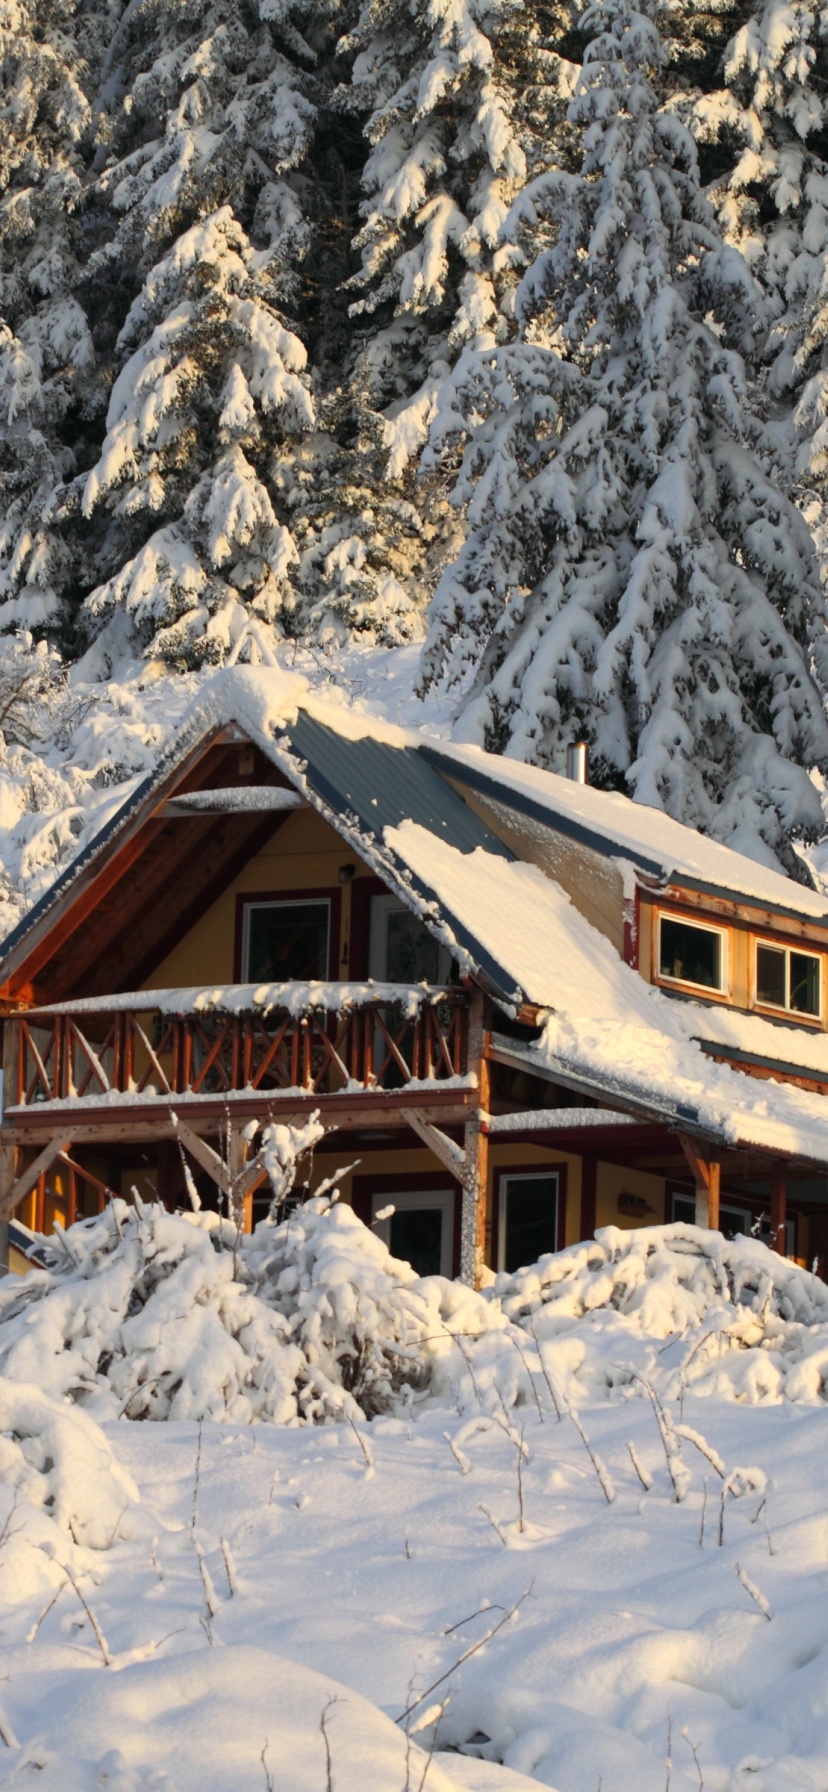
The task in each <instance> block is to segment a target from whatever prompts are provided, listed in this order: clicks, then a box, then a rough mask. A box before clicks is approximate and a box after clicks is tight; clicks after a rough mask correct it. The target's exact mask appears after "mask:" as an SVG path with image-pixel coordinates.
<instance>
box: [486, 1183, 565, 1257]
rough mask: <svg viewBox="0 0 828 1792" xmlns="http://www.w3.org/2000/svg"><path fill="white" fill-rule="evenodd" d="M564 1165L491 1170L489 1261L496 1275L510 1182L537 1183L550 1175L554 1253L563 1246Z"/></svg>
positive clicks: (502, 1253)
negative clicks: (491, 1240)
mask: <svg viewBox="0 0 828 1792" xmlns="http://www.w3.org/2000/svg"><path fill="white" fill-rule="evenodd" d="M567 1168H568V1166H567V1165H566V1164H565V1163H548V1164H541V1163H531V1164H505V1165H504V1166H503V1168H502V1169H497V1170H496V1171H495V1191H494V1193H495V1200H494V1214H493V1219H494V1231H495V1238H494V1249H493V1251H492V1262H493V1264H494V1267H495V1269H496V1270H497V1271H498V1273H499V1272H500V1271H501V1270H502V1269H503V1268H504V1264H505V1261H506V1226H507V1220H508V1208H509V1195H508V1185H509V1183H510V1182H517V1181H518V1180H523V1181H526V1182H537V1181H539V1180H540V1178H541V1177H549V1176H554V1177H555V1179H556V1185H557V1186H556V1190H555V1241H556V1242H555V1250H556V1251H562V1250H563V1248H564V1245H565V1243H566V1182H567V1176H566V1172H567Z"/></svg>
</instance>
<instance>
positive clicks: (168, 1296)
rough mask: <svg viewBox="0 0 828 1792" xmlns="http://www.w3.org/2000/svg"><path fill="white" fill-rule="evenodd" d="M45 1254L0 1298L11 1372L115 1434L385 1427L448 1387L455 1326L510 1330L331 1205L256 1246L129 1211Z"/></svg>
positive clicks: (194, 1217)
mask: <svg viewBox="0 0 828 1792" xmlns="http://www.w3.org/2000/svg"><path fill="white" fill-rule="evenodd" d="M47 1242H48V1244H49V1246H51V1247H52V1251H51V1254H52V1258H53V1261H52V1264H51V1266H50V1267H47V1268H45V1269H42V1270H37V1271H33V1272H32V1273H31V1274H30V1275H29V1276H28V1277H27V1278H26V1279H25V1281H24V1282H23V1284H21V1283H20V1282H19V1281H18V1280H16V1279H15V1278H13V1277H8V1278H6V1280H5V1282H4V1283H3V1284H0V1373H2V1374H3V1375H5V1376H6V1377H7V1378H8V1379H10V1380H12V1381H15V1382H18V1381H19V1382H34V1381H35V1380H36V1381H37V1382H38V1383H39V1385H40V1386H41V1387H44V1388H46V1389H47V1390H48V1392H49V1393H50V1394H51V1395H52V1396H53V1398H58V1399H60V1398H64V1399H69V1400H72V1401H80V1402H81V1403H87V1404H89V1405H90V1406H91V1407H92V1409H93V1410H94V1411H95V1412H96V1413H97V1414H98V1416H100V1417H102V1418H103V1417H112V1416H114V1415H115V1413H123V1414H124V1415H125V1416H127V1417H129V1418H133V1419H137V1418H152V1419H167V1418H175V1419H199V1418H214V1419H231V1420H234V1421H242V1422H246V1421H251V1420H256V1419H271V1420H276V1421H277V1422H279V1423H283V1424H289V1423H292V1422H293V1423H295V1422H297V1421H302V1420H312V1421H324V1420H325V1419H336V1418H359V1417H370V1416H372V1415H373V1414H374V1413H377V1412H383V1411H387V1410H391V1409H392V1408H393V1407H395V1406H397V1405H402V1406H406V1405H408V1404H410V1401H411V1399H412V1398H413V1394H414V1392H415V1390H416V1391H422V1390H425V1389H434V1390H437V1389H439V1388H440V1387H442V1386H445V1385H447V1383H448V1382H449V1381H450V1380H451V1377H452V1373H453V1369H452V1363H453V1357H454V1356H455V1355H456V1354H457V1347H456V1346H455V1343H454V1339H453V1335H452V1329H451V1328H452V1326H455V1327H457V1328H459V1329H460V1330H462V1331H466V1330H472V1331H476V1330H479V1329H481V1327H483V1328H488V1327H489V1326H490V1325H491V1324H492V1323H494V1324H497V1323H498V1322H499V1321H498V1318H497V1316H496V1315H494V1314H493V1313H492V1312H491V1309H490V1308H489V1307H488V1305H487V1303H486V1301H485V1300H484V1299H483V1298H482V1297H481V1296H478V1295H474V1294H470V1293H469V1292H468V1290H466V1289H464V1288H462V1287H460V1286H459V1285H458V1284H456V1283H452V1282H448V1281H445V1280H444V1279H443V1278H441V1277H437V1276H434V1277H428V1278H426V1279H424V1280H420V1279H418V1277H417V1276H416V1275H415V1273H414V1271H413V1270H412V1269H411V1268H410V1266H409V1265H408V1264H406V1263H400V1262H398V1261H396V1259H394V1258H393V1257H392V1256H391V1255H390V1253H389V1251H388V1249H387V1247H386V1246H385V1245H384V1244H383V1243H382V1242H381V1241H380V1240H379V1239H378V1238H376V1236H375V1235H374V1233H373V1232H371V1231H370V1230H369V1228H367V1227H365V1226H363V1224H362V1222H361V1221H360V1220H359V1219H358V1218H357V1216H356V1215H355V1214H354V1213H353V1212H352V1211H351V1209H350V1208H348V1207H343V1206H339V1205H337V1204H332V1203H331V1202H330V1201H329V1200H327V1199H326V1198H324V1197H317V1198H314V1199H312V1200H309V1201H307V1202H305V1204H304V1205H303V1206H301V1207H298V1208H296V1209H294V1210H293V1211H292V1212H291V1213H290V1214H289V1215H288V1217H287V1218H286V1219H283V1220H281V1221H278V1222H277V1221H276V1220H273V1219H269V1220H265V1221H263V1222H262V1223H261V1224H260V1225H259V1226H258V1227H257V1228H256V1231H255V1232H254V1233H253V1235H252V1236H251V1237H245V1236H243V1235H240V1234H239V1232H238V1231H237V1229H236V1227H235V1226H234V1225H232V1224H231V1223H230V1222H228V1221H226V1220H219V1219H218V1218H217V1217H216V1216H215V1215H214V1214H209V1213H204V1214H201V1213H199V1214H187V1215H184V1214H171V1213H168V1212H166V1210H165V1209H164V1208H162V1207H160V1206H151V1207H145V1206H143V1204H141V1205H139V1206H136V1207H129V1206H128V1205H127V1204H126V1203H125V1202H123V1201H120V1200H118V1201H115V1202H113V1203H112V1204H111V1205H110V1207H109V1208H108V1209H107V1211H106V1212H105V1213H103V1214H101V1215H100V1216H99V1217H96V1218H94V1219H92V1220H83V1221H80V1222H79V1223H78V1224H77V1225H75V1226H73V1227H71V1228H70V1229H69V1231H68V1232H66V1233H58V1234H57V1235H56V1238H55V1239H50V1240H48V1241H47ZM458 1363H460V1367H461V1368H462V1366H463V1365H462V1362H460V1359H459V1357H458Z"/></svg>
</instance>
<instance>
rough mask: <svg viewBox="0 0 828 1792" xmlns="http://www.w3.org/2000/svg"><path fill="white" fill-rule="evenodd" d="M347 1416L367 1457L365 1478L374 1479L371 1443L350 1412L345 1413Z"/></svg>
mask: <svg viewBox="0 0 828 1792" xmlns="http://www.w3.org/2000/svg"><path fill="white" fill-rule="evenodd" d="M345 1417H346V1419H347V1420H348V1424H349V1425H350V1427H351V1430H352V1431H353V1434H354V1437H355V1438H356V1440H357V1443H358V1444H359V1447H360V1449H361V1451H362V1454H363V1456H364V1457H365V1479H366V1481H370V1480H372V1479H373V1476H374V1452H373V1450H372V1449H371V1445H370V1444H369V1442H368V1440H367V1438H365V1437H363V1435H362V1432H361V1431H357V1428H356V1425H355V1424H354V1421H353V1419H352V1418H351V1415H350V1413H349V1412H348V1413H346V1414H345Z"/></svg>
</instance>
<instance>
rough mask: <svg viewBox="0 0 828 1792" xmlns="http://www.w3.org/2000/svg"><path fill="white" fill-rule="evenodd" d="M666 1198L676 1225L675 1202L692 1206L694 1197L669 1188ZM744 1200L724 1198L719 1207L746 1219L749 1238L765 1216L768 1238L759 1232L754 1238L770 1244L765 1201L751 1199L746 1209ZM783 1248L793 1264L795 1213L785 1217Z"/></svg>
mask: <svg viewBox="0 0 828 1792" xmlns="http://www.w3.org/2000/svg"><path fill="white" fill-rule="evenodd" d="M668 1198H669V1204H670V1220H671V1223H672V1224H674V1225H675V1224H676V1223H677V1221H676V1202H677V1201H687V1202H688V1203H691V1204H694V1203H695V1196H694V1193H693V1191H692V1189H681V1188H669V1189H668ZM744 1199H745V1197H742V1199H741V1200H740V1199H739V1198H738V1197H737V1198H736V1199H735V1200H728V1199H727V1198H726V1199H725V1200H724V1201H723V1202H722V1203H721V1205H722V1207H723V1209H724V1212H725V1213H738V1214H740V1215H741V1217H742V1218H744V1219H746V1220H747V1222H748V1224H747V1227H746V1228H745V1230H746V1233H747V1236H748V1237H750V1238H752V1237H753V1236H754V1232H753V1227H754V1226H755V1224H756V1221H757V1220H759V1221H760V1223H761V1221H762V1219H763V1217H765V1215H767V1221H768V1237H767V1238H764V1237H762V1234H761V1232H760V1233H757V1234H756V1235H755V1236H756V1237H757V1238H758V1239H759V1241H760V1243H761V1244H769V1243H770V1212H769V1208H768V1203H767V1202H766V1201H764V1200H762V1199H761V1198H760V1199H758V1200H757V1199H755V1198H751V1205H750V1206H748V1207H746V1206H744V1204H743V1202H744ZM690 1223H691V1224H695V1221H692V1222H690ZM785 1246H786V1248H785V1252H784V1255H785V1256H786V1257H787V1258H788V1259H789V1261H790V1262H791V1263H793V1262H795V1261H796V1214H795V1213H792V1214H787V1215H786V1217H785ZM788 1247H789V1248H788Z"/></svg>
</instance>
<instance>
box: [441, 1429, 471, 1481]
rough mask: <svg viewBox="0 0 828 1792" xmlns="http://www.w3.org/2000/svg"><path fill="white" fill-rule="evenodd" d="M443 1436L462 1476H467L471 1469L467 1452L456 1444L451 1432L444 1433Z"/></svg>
mask: <svg viewBox="0 0 828 1792" xmlns="http://www.w3.org/2000/svg"><path fill="white" fill-rule="evenodd" d="M443 1436H444V1438H445V1440H446V1443H447V1444H448V1447H449V1449H450V1451H451V1453H452V1456H453V1457H454V1460H455V1462H456V1463H457V1467H458V1468H459V1470H460V1473H461V1475H467V1474H468V1473H469V1470H470V1468H471V1463H470V1461H469V1459H468V1456H467V1455H466V1454H465V1452H464V1451H463V1450H461V1449H460V1446H459V1444H456V1443H455V1441H454V1438H453V1437H452V1435H451V1432H450V1431H444V1432H443Z"/></svg>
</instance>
